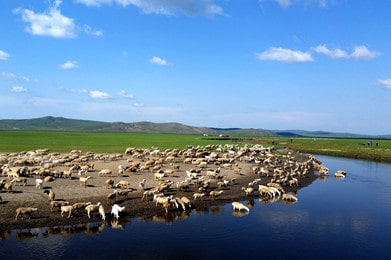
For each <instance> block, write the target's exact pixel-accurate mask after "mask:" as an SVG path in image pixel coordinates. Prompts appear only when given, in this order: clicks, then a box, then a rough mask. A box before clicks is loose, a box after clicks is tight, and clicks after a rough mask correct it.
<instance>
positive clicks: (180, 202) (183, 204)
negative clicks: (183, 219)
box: [173, 197, 187, 211]
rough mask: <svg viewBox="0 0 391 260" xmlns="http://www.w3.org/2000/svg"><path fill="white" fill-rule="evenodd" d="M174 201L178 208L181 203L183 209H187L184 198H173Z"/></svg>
mask: <svg viewBox="0 0 391 260" xmlns="http://www.w3.org/2000/svg"><path fill="white" fill-rule="evenodd" d="M173 202H174V204H175V206H176V208H177V209H179V205H180V206H181V207H182V209H183V211H185V210H186V205H187V204H186V203H185V202H184V201H183V200H182V198H179V197H175V198H173Z"/></svg>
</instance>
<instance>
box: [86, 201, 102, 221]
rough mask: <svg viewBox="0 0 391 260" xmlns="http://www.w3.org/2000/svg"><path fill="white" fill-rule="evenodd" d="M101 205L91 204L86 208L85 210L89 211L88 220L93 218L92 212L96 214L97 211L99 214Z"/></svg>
mask: <svg viewBox="0 0 391 260" xmlns="http://www.w3.org/2000/svg"><path fill="white" fill-rule="evenodd" d="M100 205H101V203H100V202H98V203H97V204H90V205H87V206H86V207H85V210H86V211H87V216H88V218H91V212H95V211H97V212H99V206H100Z"/></svg>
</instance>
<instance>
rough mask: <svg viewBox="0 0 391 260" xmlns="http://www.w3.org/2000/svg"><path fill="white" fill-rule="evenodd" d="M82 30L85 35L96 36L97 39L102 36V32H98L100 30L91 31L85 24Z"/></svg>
mask: <svg viewBox="0 0 391 260" xmlns="http://www.w3.org/2000/svg"><path fill="white" fill-rule="evenodd" d="M83 30H84V32H85V33H86V34H89V35H94V36H97V37H100V36H103V32H102V31H100V30H93V29H92V28H91V26H89V25H86V24H85V25H84V26H83Z"/></svg>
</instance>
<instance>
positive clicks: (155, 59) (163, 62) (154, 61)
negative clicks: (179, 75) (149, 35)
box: [149, 56, 168, 66]
mask: <svg viewBox="0 0 391 260" xmlns="http://www.w3.org/2000/svg"><path fill="white" fill-rule="evenodd" d="M149 62H150V63H152V64H157V65H161V66H167V65H168V62H167V61H166V60H165V59H162V58H159V57H156V56H154V57H152V58H151V59H149Z"/></svg>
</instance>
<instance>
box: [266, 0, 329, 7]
mask: <svg viewBox="0 0 391 260" xmlns="http://www.w3.org/2000/svg"><path fill="white" fill-rule="evenodd" d="M273 1H274V2H276V3H277V4H278V5H279V6H280V7H282V8H288V7H290V6H292V5H294V4H296V5H304V6H311V5H315V6H318V7H320V8H326V7H327V6H328V5H329V4H330V3H333V2H334V1H335V0H295V1H292V0H273ZM259 2H260V4H261V6H262V3H263V2H265V0H259Z"/></svg>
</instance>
